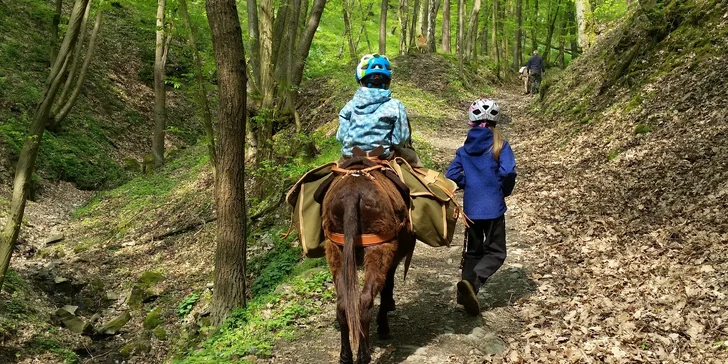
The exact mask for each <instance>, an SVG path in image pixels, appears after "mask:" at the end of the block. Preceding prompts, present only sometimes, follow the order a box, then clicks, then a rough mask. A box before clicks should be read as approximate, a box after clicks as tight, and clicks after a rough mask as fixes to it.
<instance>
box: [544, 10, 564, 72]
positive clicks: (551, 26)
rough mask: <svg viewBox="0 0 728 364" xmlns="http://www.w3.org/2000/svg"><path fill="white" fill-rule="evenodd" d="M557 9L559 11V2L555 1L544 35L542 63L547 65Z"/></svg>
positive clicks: (557, 13) (557, 14)
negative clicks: (546, 31) (544, 46)
mask: <svg viewBox="0 0 728 364" xmlns="http://www.w3.org/2000/svg"><path fill="white" fill-rule="evenodd" d="M559 9H561V0H557V1H556V8H553V9H552V10H551V11H549V18H548V19H549V24H548V26H549V28H548V33H547V35H546V49H545V50H544V52H543V61H544V63H545V64H548V63H549V59H550V58H551V57H550V56H551V41H552V40H553V37H554V30H555V29H556V19H557V18H558V17H559ZM552 13H553V14H552Z"/></svg>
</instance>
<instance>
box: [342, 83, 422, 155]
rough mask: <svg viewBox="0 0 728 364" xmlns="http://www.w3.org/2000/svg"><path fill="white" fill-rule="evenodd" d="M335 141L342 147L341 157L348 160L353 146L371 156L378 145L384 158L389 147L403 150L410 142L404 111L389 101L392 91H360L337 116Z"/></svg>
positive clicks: (400, 106) (391, 99)
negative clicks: (401, 147) (337, 127)
mask: <svg viewBox="0 0 728 364" xmlns="http://www.w3.org/2000/svg"><path fill="white" fill-rule="evenodd" d="M336 139H337V140H338V141H340V142H341V144H342V145H343V147H342V148H341V154H342V155H344V156H351V150H352V148H354V147H355V146H358V147H359V148H361V149H362V150H364V151H365V152H371V151H372V150H374V148H376V147H378V146H379V145H381V146H383V147H384V155H385V156H387V155H389V153H391V151H392V149H393V147H400V146H403V145H404V144H405V143H407V141H409V139H410V129H409V123H408V121H407V111H406V110H405V108H404V105H402V103H401V102H400V101H399V100H397V99H394V98H392V91H390V90H384V89H380V88H368V87H360V88H359V89H358V90H357V91H356V93H355V94H354V98H352V99H351V101H349V102H348V103H346V106H344V108H343V109H341V111H340V112H339V130H338V131H337V132H336Z"/></svg>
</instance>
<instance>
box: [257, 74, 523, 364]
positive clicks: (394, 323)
mask: <svg viewBox="0 0 728 364" xmlns="http://www.w3.org/2000/svg"><path fill="white" fill-rule="evenodd" d="M519 90H520V89H516V88H515V87H504V88H499V89H497V90H495V93H494V94H492V95H488V97H491V98H494V99H495V100H496V101H497V102H498V103H499V105H500V106H501V110H503V114H504V116H505V117H504V120H503V122H502V123H501V125H500V127H501V128H502V129H503V131H504V133H505V136H506V138H507V139H508V140H511V141H517V140H518V135H516V134H514V133H513V128H512V124H515V123H518V122H519V120H521V119H523V118H525V117H526V114H525V110H526V105H527V104H528V101H529V98H528V97H527V96H523V95H521V94H520V93H519ZM471 101H472V100H462V102H461V103H459V104H458V105H453V106H452V110H450V111H451V112H449V115H452V116H453V117H452V118H450V119H449V120H446V121H445V123H444V125H443V126H442V127H441V128H439V130H426V129H425V128H424V127H420V128H418V126H419V125H417V121H416V118H417V115H411V117H412V119H413V120H414V125H415V126H413V129H415V130H414V132H415V134H419V136H420V137H421V138H423V139H425V140H426V141H427V142H428V143H430V144H431V145H432V146H434V147H435V149H436V153H435V155H434V156H433V160H434V161H435V162H436V164H437V165H444V166H447V165H448V164H449V162H450V161H451V160H452V158H453V156H454V155H455V151H456V150H457V148H459V147H460V146H462V144H463V141H464V140H465V136H466V135H467V131H468V129H469V127H468V126H467V124H466V122H465V121H463V116H465V115H466V114H465V109H464V108H463V106H462V105H465V107H467V105H468V104H469V103H470V102H471ZM514 150H515V153H516V158H518V153H519V149H518V148H514ZM517 191H518V183H517V184H516V190H515V192H514V193H516V194H517V193H518V192H517ZM459 197H460V198H462V193H460V194H459ZM506 216H507V218H506V221H507V226H508V227H507V229H508V230H507V234H508V258H507V260H506V263H505V265H504V266H503V267H502V268H501V269H500V270H499V271H498V272H497V273H496V274H495V275H494V276H493V277H492V278H491V279H490V280H489V281H488V282H487V283H486V284H485V285H484V286H483V288H482V289H481V292H480V293H479V298H480V303H481V315H480V316H478V317H470V316H468V315H466V314H465V311H464V310H463V308H462V306H458V305H457V304H456V303H455V284H456V283H457V282H458V280H459V279H460V269H459V265H460V259H461V254H462V244H463V232H464V229H463V227H462V226H461V225H459V226H458V228H457V231H456V233H455V238H454V241H453V244H452V246H451V247H449V248H447V247H443V248H431V247H429V246H427V245H425V244H422V243H418V244H417V247H416V249H415V254H414V258H413V260H412V265H411V267H410V270H409V273H408V277H407V280H406V281H404V280H403V277H402V267H400V268H399V270H398V271H397V278H396V283H395V293H394V294H395V301H396V302H397V310H396V311H395V312H392V313H390V314H389V318H390V326H391V330H392V338H391V339H389V340H379V339H378V338H377V337H376V334H374V333H376V330H375V329H372V331H371V332H372V337H371V340H372V346H373V349H374V350H373V354H372V362H373V363H377V364H389V363H482V362H483V361H484V360H487V359H488V358H491V357H492V356H493V355H496V354H500V353H503V352H504V351H505V350H506V348H507V347H509V344H510V343H512V342H514V341H515V340H516V337H517V333H519V332H521V329H522V328H523V325H522V323H521V322H520V321H519V319H518V315H517V314H516V312H515V309H514V307H513V304H514V303H515V302H516V301H517V300H518V299H520V298H522V297H524V296H526V295H528V294H529V293H531V292H532V291H533V290H534V289H535V285H534V284H533V282H532V281H530V280H529V279H528V277H527V274H526V270H525V269H524V266H526V264H527V263H526V262H525V260H526V259H524V257H526V256H528V255H529V254H532V253H531V252H529V247H528V246H526V245H524V243H523V242H522V241H520V239H519V236H518V234H517V229H516V226H518V220H519V207H518V206H517V205H514V204H512V203H509V211H508V213H507V214H506ZM378 302H379V299H377V300H376V301H375V307H374V310H375V311H374V312H375V313H376V312H378V310H379V305H378ZM334 308H335V306H334V304H333V303H331V304H329V305H328V307H325V308H324V309H323V312H322V314H321V316H320V317H318V318H316V319H315V320H313V321H315V322H318V327H317V328H307V329H304V330H303V331H302V332H299V335H297V338H296V339H294V340H293V341H288V340H285V339H282V340H280V341H279V342H278V343H277V344H276V346H274V347H273V349H272V353H273V355H272V357H271V358H270V359H267V360H265V361H263V362H266V363H334V362H338V356H339V342H340V333H339V331H338V326H337V325H336V317H335V309H334ZM374 321H375V320H372V325H373V326H372V327H373V328H374V327H375V326H376V323H375V322H374ZM258 362H260V360H259V361H258Z"/></svg>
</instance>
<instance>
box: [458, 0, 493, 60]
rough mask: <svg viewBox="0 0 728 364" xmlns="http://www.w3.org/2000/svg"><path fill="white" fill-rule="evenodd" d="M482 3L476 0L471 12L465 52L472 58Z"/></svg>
mask: <svg viewBox="0 0 728 364" xmlns="http://www.w3.org/2000/svg"><path fill="white" fill-rule="evenodd" d="M494 1H496V0H494ZM480 5H481V0H475V2H474V3H473V10H472V11H471V12H470V21H468V36H467V43H466V46H465V54H466V55H467V56H468V58H469V59H471V60H472V59H473V56H474V48H475V41H476V39H477V33H478V14H480Z"/></svg>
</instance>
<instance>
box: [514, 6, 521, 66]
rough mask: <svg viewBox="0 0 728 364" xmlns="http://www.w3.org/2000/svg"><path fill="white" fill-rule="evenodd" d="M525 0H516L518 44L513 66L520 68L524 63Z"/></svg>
mask: <svg viewBox="0 0 728 364" xmlns="http://www.w3.org/2000/svg"><path fill="white" fill-rule="evenodd" d="M522 7H523V0H516V44H515V47H514V48H515V49H514V51H513V68H515V69H518V68H519V67H521V64H523V59H522V58H521V57H523V49H521V33H522V32H523V18H522Z"/></svg>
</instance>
